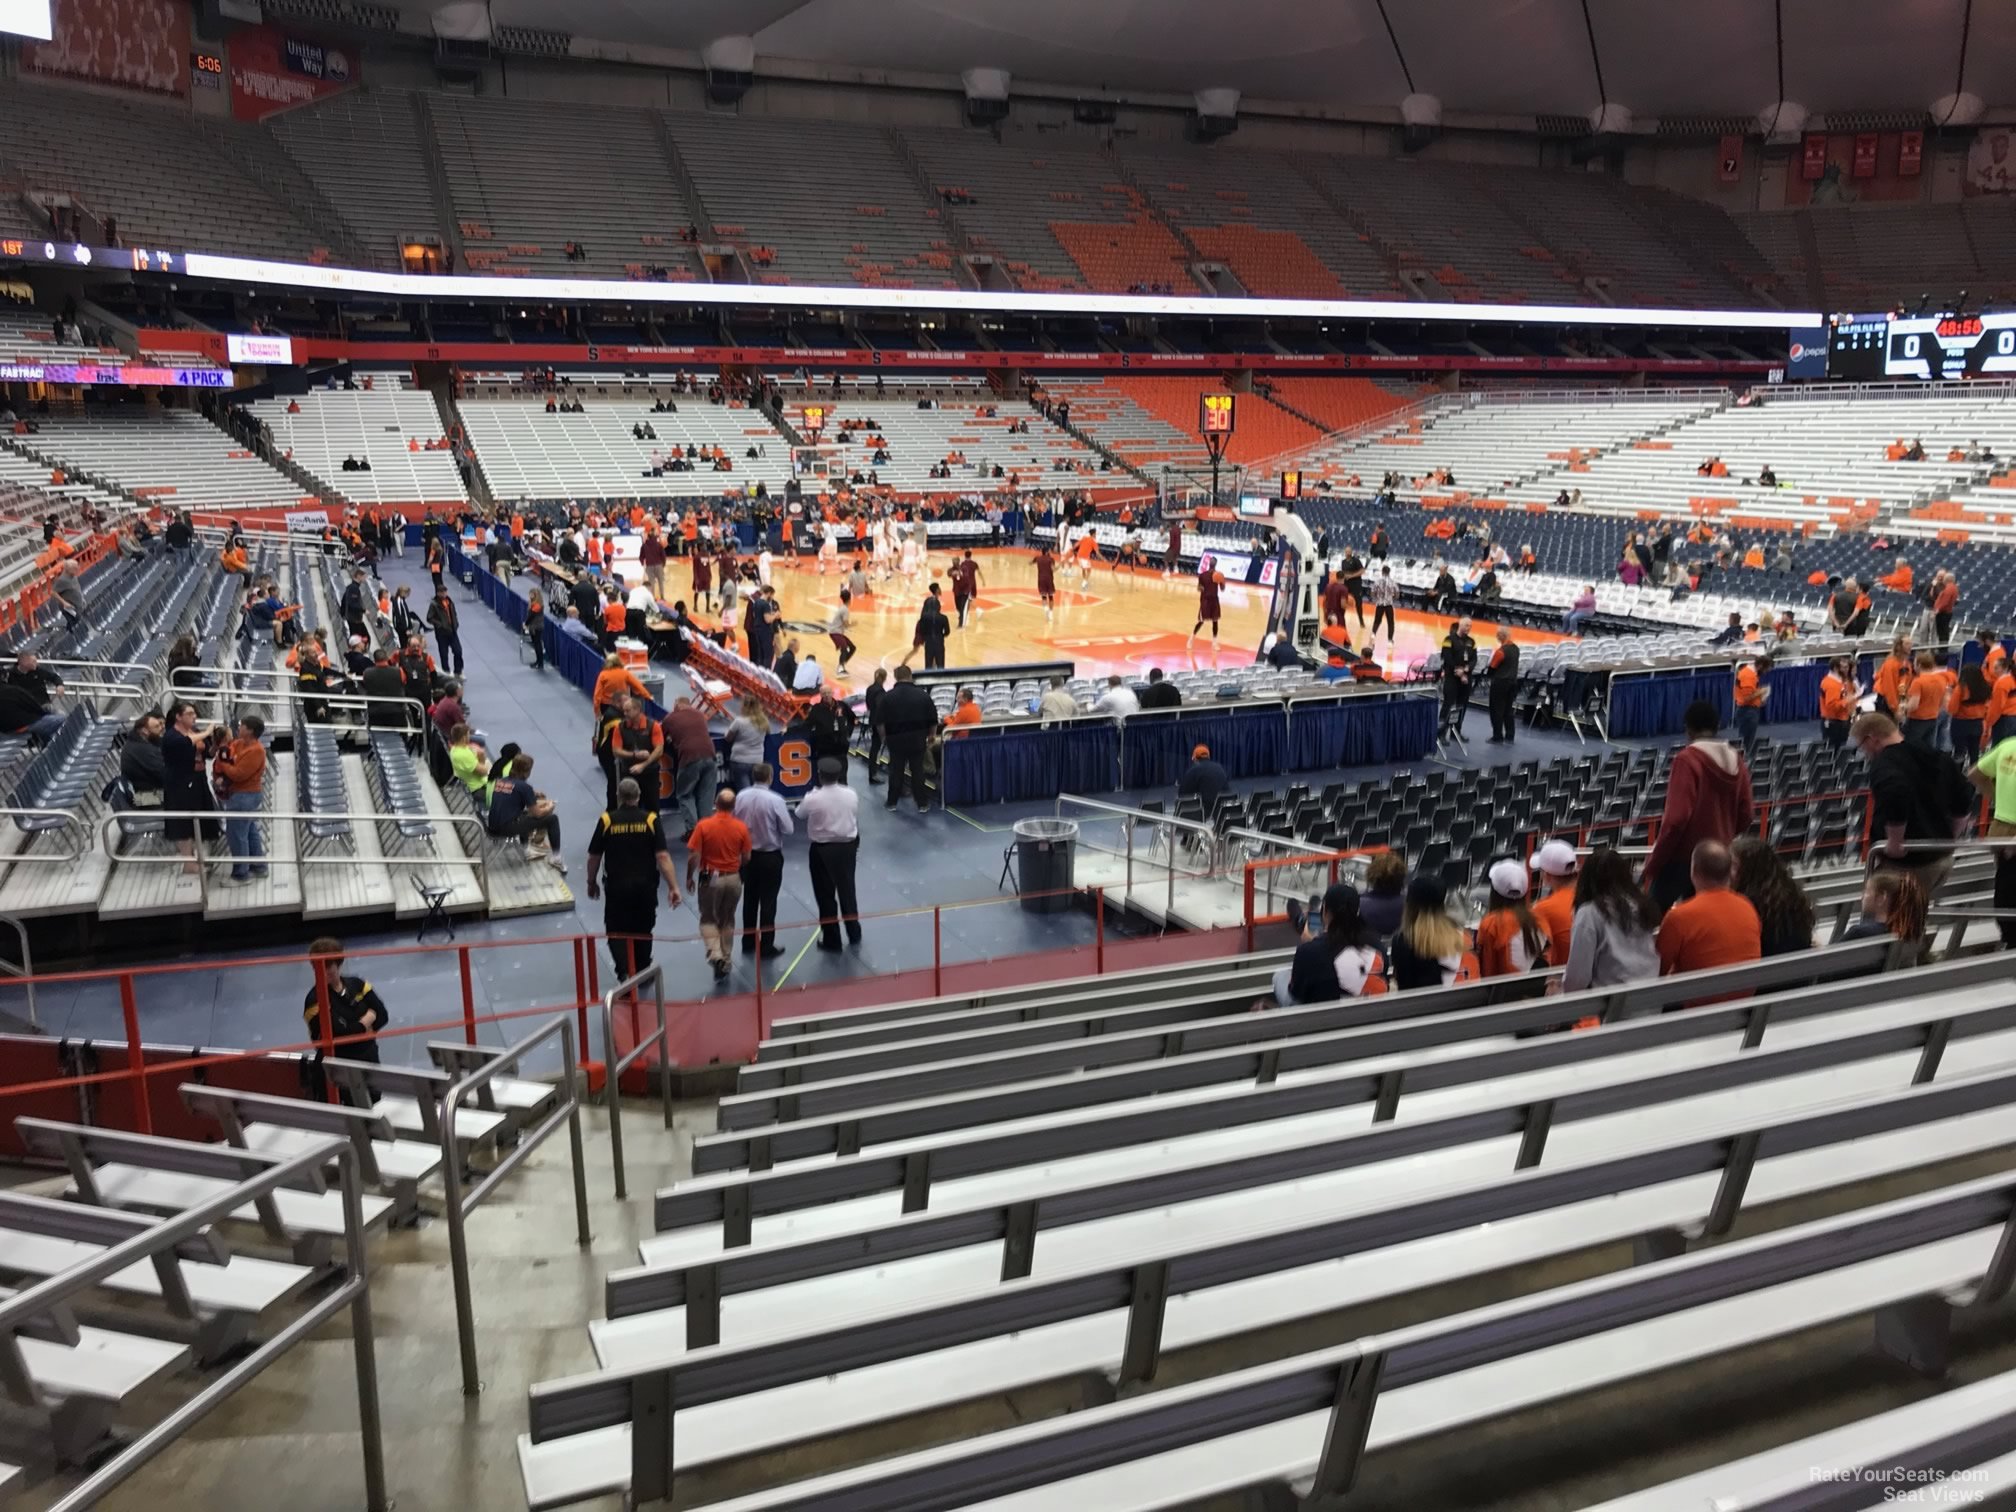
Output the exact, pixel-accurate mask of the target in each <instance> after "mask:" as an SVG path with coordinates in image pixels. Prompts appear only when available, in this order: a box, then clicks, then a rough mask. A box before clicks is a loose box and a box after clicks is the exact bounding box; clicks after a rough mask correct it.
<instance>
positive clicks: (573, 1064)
mask: <svg viewBox="0 0 2016 1512" xmlns="http://www.w3.org/2000/svg"><path fill="white" fill-rule="evenodd" d="M324 1022H325V1023H326V1022H328V1020H326V1019H325V1020H324ZM556 1035H557V1036H559V1039H560V1084H559V1085H560V1101H559V1102H558V1103H557V1104H556V1105H555V1106H554V1109H553V1111H552V1112H551V1113H549V1114H547V1115H546V1117H545V1118H544V1119H543V1120H541V1121H540V1122H539V1123H538V1124H537V1125H536V1126H534V1127H532V1128H530V1129H526V1130H524V1131H523V1132H522V1133H521V1134H520V1135H519V1138H518V1143H517V1144H515V1145H513V1146H512V1148H511V1153H510V1154H508V1155H506V1156H505V1157H504V1158H503V1159H502V1160H500V1161H498V1162H497V1164H496V1165H494V1166H492V1167H491V1168H490V1169H489V1170H488V1171H486V1172H484V1173H483V1175H482V1176H481V1177H480V1178H479V1179H478V1180H477V1181H476V1183H475V1185H474V1186H472V1187H470V1188H469V1190H468V1191H467V1192H466V1193H465V1192H464V1191H463V1190H462V1182H463V1173H462V1152H461V1150H460V1149H458V1148H457V1145H456V1139H455V1126H456V1124H457V1122H458V1115H460V1113H461V1111H462V1104H463V1102H464V1101H465V1100H466V1099H467V1098H468V1096H469V1095H470V1094H471V1093H472V1092H475V1091H476V1090H477V1089H479V1088H481V1087H483V1086H486V1085H488V1084H489V1083H490V1082H491V1081H493V1080H494V1079H495V1078H497V1077H498V1076H500V1075H502V1074H503V1073H504V1072H506V1071H515V1070H516V1069H517V1068H518V1063H519V1062H520V1061H521V1060H523V1059H524V1058H525V1057H526V1056H527V1055H529V1054H531V1052H532V1051H534V1050H536V1049H537V1048H538V1047H539V1046H540V1045H543V1044H544V1043H545V1042H546V1041H547V1040H549V1039H552V1038H553V1037H554V1036H556ZM563 1123H564V1124H566V1125H567V1144H568V1148H569V1153H570V1155H571V1156H572V1158H573V1163H574V1225H575V1233H576V1237H577V1241H578V1242H579V1244H580V1246H581V1248H583V1249H584V1250H585V1249H586V1248H588V1246H589V1244H590V1243H592V1242H593V1240H594V1235H593V1234H592V1233H591V1232H590V1231H589V1228H588V1176H587V1172H586V1170H585V1168H584V1167H583V1164H582V1156H581V1064H580V1060H579V1058H578V1056H577V1054H576V1050H575V1045H574V1021H573V1020H572V1019H571V1018H568V1017H566V1016H564V1015H563V1016H561V1017H558V1018H555V1019H554V1020H553V1021H552V1022H551V1023H549V1024H548V1025H547V1026H546V1027H545V1028H543V1029H537V1030H534V1031H533V1032H532V1033H530V1034H528V1035H526V1036H525V1037H524V1038H523V1039H521V1040H519V1041H518V1042H517V1043H516V1044H514V1045H510V1046H507V1047H506V1048H505V1049H504V1050H502V1051H500V1052H499V1053H498V1055H497V1056H496V1057H495V1058H494V1059H493V1060H491V1061H490V1063H489V1064H488V1065H486V1066H484V1067H483V1068H482V1069H480V1070H477V1071H472V1072H470V1073H469V1074H468V1075H467V1076H465V1077H463V1078H461V1079H460V1080H459V1081H457V1082H455V1083H454V1084H453V1085H452V1086H450V1087H449V1088H448V1091H447V1093H446V1094H445V1095H444V1096H443V1097H442V1099H441V1185H442V1188H443V1198H444V1206H445V1208H446V1216H447V1219H448V1261H449V1269H450V1271H451V1273H452V1277H453V1280H454V1283H455V1339H456V1344H457V1346H458V1348H459V1349H460V1351H461V1356H462V1394H463V1395H464V1396H478V1395H480V1394H481V1393H482V1390H483V1380H482V1377H481V1375H480V1374H479V1369H480V1367H479V1366H478V1364H477V1360H476V1307H475V1303H474V1301H473V1300H472V1298H471V1296H470V1288H469V1236H468V1233H467V1229H466V1225H467V1223H468V1220H469V1215H470V1214H471V1213H472V1212H474V1211H475V1210H476V1209H477V1208H478V1207H479V1206H481V1204H482V1202H483V1200H484V1199H485V1198H486V1197H488V1196H489V1195H490V1194H491V1193H492V1192H493V1191H495V1190H496V1189H497V1184H498V1183H499V1182H501V1181H502V1180H503V1179H504V1178H505V1177H506V1176H509V1175H510V1174H511V1173H512V1172H513V1171H515V1170H517V1169H518V1167H519V1166H520V1165H521V1164H522V1163H523V1162H524V1161H525V1159H526V1158H527V1157H528V1156H529V1155H531V1153H532V1152H533V1151H534V1150H536V1149H538V1148H539V1146H540V1145H542V1144H544V1143H545V1142H546V1138H547V1136H548V1135H550V1134H552V1133H553V1132H554V1131H555V1130H557V1129H558V1128H559V1127H560V1125H561V1124H563Z"/></svg>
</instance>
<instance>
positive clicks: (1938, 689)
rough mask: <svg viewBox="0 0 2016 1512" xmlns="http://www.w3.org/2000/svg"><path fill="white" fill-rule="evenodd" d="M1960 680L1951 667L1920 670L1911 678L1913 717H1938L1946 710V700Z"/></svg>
mask: <svg viewBox="0 0 2016 1512" xmlns="http://www.w3.org/2000/svg"><path fill="white" fill-rule="evenodd" d="M1959 681H1960V679H1959V678H1958V677H1957V676H1956V675H1955V674H1954V672H1953V670H1952V668H1950V667H1934V668H1933V669H1932V670H1931V671H1930V672H1920V673H1919V674H1918V675H1917V676H1916V677H1915V678H1913V679H1912V680H1911V717H1912V718H1913V719H1937V718H1938V717H1939V716H1940V714H1941V713H1942V712H1944V710H1945V708H1946V700H1947V698H1948V696H1949V695H1950V694H1951V692H1952V690H1953V688H1954V687H1955V686H1956V685H1957V684H1958V683H1959Z"/></svg>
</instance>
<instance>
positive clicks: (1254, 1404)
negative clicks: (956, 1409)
mask: <svg viewBox="0 0 2016 1512" xmlns="http://www.w3.org/2000/svg"><path fill="white" fill-rule="evenodd" d="M2012 1217H2016V1176H2011V1175H2009V1174H2006V1173H2004V1174H1999V1175H1995V1176H1989V1177H1984V1178H1981V1179H1979V1180H1976V1181H1970V1182H1964V1183H1961V1184H1958V1185H1955V1186H1950V1187H1944V1188H1940V1189H1938V1190H1935V1191H1932V1192H1928V1193H1924V1194H1921V1195H1918V1196H1912V1197H1906V1198H1902V1199H1899V1200H1897V1201H1894V1202H1887V1203H1883V1204H1881V1205H1880V1206H1876V1207H1871V1208H1865V1209H1861V1210H1858V1211H1856V1212H1852V1213H1848V1214H1844V1215H1842V1216H1839V1217H1834V1218H1827V1219H1822V1220H1819V1221H1816V1222H1812V1223H1806V1224H1801V1225H1799V1226H1797V1227H1793V1228H1788V1229H1784V1230H1781V1231H1779V1232H1776V1233H1772V1234H1767V1235H1764V1236H1762V1237H1759V1238H1754V1239H1747V1240H1741V1241H1738V1242H1735V1243H1731V1244H1726V1245H1721V1246H1718V1247H1716V1248H1713V1249H1711V1250H1707V1251H1705V1252H1703V1253H1699V1254H1690V1255H1683V1256H1678V1257H1675V1258H1672V1259H1668V1260H1662V1261H1657V1262H1654V1263H1652V1264H1648V1265H1644V1266H1640V1267H1638V1268H1636V1269H1634V1270H1631V1271H1628V1272H1626V1273H1623V1274H1620V1275H1606V1276H1601V1277H1597V1278H1595V1279H1592V1280H1588V1281H1583V1282H1578V1283H1575V1284H1572V1285H1568V1286H1564V1287H1559V1288H1556V1289H1554V1290H1551V1291H1546V1292H1541V1293H1538V1294H1536V1295H1534V1296H1530V1297H1522V1298H1518V1299H1515V1300H1512V1301H1508V1302H1502V1303H1497V1304H1494V1305H1491V1306H1486V1307H1482V1308H1477V1309H1475V1310H1472V1311H1470V1312H1465V1313H1459V1314H1457V1315H1455V1316H1453V1317H1444V1318H1435V1319H1430V1320H1428V1321H1425V1322H1422V1323H1418V1324H1415V1325H1413V1326H1411V1327H1404V1328H1400V1329H1396V1330H1393V1331H1391V1332H1386V1333H1378V1334H1372V1335H1368V1336H1365V1337H1362V1338H1359V1339H1357V1340H1355V1341H1353V1342H1351V1343H1348V1344H1343V1345H1338V1346H1335V1347H1332V1348H1328V1349H1322V1350H1317V1351H1314V1352H1312V1353H1308V1354H1303V1355H1298V1356H1295V1357H1293V1358H1290V1359H1287V1360H1282V1361H1280V1362H1278V1363H1275V1364H1270V1365H1263V1366H1258V1367H1255V1368H1252V1369H1249V1370H1243V1371H1239V1372H1236V1373H1235V1374H1232V1375H1228V1376H1223V1377H1218V1378H1215V1379H1212V1380H1208V1381H1203V1382H1199V1383H1197V1384H1194V1385H1188V1386H1178V1387H1174V1388H1171V1389H1170V1390H1168V1391H1164V1392H1157V1393H1153V1394H1150V1395H1147V1396H1142V1397H1139V1398H1136V1399H1133V1400H1130V1401H1123V1402H1119V1403H1116V1404H1114V1405H1111V1406H1106V1407H1093V1408H1089V1409H1087V1410H1085V1411H1083V1412H1080V1413H1077V1414H1074V1415H1071V1416H1069V1417H1066V1418H1062V1419H1058V1420H1053V1421H1048V1422H1043V1423H1037V1424H1032V1425H1029V1426H1026V1427H1023V1428H1017V1429H1010V1430H1008V1431H1006V1432H1003V1433H995V1434H990V1435H986V1436H982V1437H977V1438H972V1439H968V1440H966V1441H964V1442H961V1443H958V1444H953V1445H949V1446H946V1447H944V1448H940V1449H931V1450H925V1451H923V1452H921V1453H916V1454H909V1455H902V1456H898V1457H896V1458H893V1459H888V1460H884V1461H881V1462H879V1463H877V1464H874V1465H870V1466H866V1467H863V1468H861V1469H858V1470H846V1471H840V1472H838V1473H836V1474H832V1475H827V1476H822V1477H818V1478H816V1479H814V1480H810V1481H804V1482H801V1483H799V1484H797V1485H792V1486H786V1487H782V1488H779V1489H777V1490H774V1491H766V1492H758V1493H756V1494H754V1495H751V1496H744V1497H737V1498H735V1499H733V1500H730V1501H725V1502H720V1503H717V1504H716V1506H717V1509H718V1512H785V1509H791V1512H814V1509H817V1512H867V1509H870V1508H890V1507H897V1506H900V1507H902V1508H904V1509H905V1512H937V1509H951V1508H972V1509H976V1512H978V1509H986V1512H1064V1509H1071V1512H1079V1509H1083V1508H1088V1507H1097V1508H1099V1509H1100V1512H1154V1509H1159V1508H1167V1507H1178V1506H1187V1505H1190V1504H1191V1503H1193V1502H1195V1501H1197V1500H1199V1499H1202V1498H1205V1497H1208V1496H1211V1495H1214V1494H1218V1493H1224V1492H1231V1491H1236V1490H1239V1489H1242V1488H1245V1487H1250V1486H1266V1485H1276V1484H1285V1485H1287V1486H1289V1487H1290V1488H1292V1490H1293V1491H1294V1493H1295V1494H1296V1495H1298V1496H1301V1495H1308V1496H1312V1497H1314V1498H1316V1499H1319V1500H1323V1499H1331V1498H1337V1497H1341V1496H1342V1495H1343V1494H1344V1493H1346V1492H1348V1491H1349V1490H1350V1488H1351V1487H1352V1485H1353V1484H1354V1482H1355V1481H1356V1479H1357V1477H1358V1473H1359V1470H1360V1468H1361V1466H1362V1465H1363V1463H1364V1462H1365V1460H1366V1459H1367V1457H1368V1456H1375V1455H1377V1454H1378V1453H1379V1452H1381V1451H1383V1450H1390V1449H1393V1448H1395V1447H1397V1446H1399V1445H1402V1444H1406V1443H1412V1442H1417V1441H1419V1440H1422V1439H1424V1438H1427V1437H1428V1436H1430V1435H1434V1434H1441V1433H1447V1432H1449V1431H1451V1430H1454V1429H1458V1428H1462V1427H1466V1426H1469V1425H1474V1424H1477V1423H1482V1422H1488V1421H1490V1420H1492V1419H1495V1418H1501V1417H1504V1416H1507V1415H1509V1414H1511V1413H1514V1412H1518V1411H1521V1410H1524V1409H1528V1408H1533V1407H1538V1406H1543V1405H1545V1404H1548V1403H1552V1402H1556V1401H1561V1400H1564V1399H1566V1398H1569V1397H1572V1396H1577V1395H1580V1394H1583V1393H1586V1392H1589V1391H1593V1390H1597V1389H1600V1388H1603V1387H1608V1386H1614V1385H1618V1384H1620V1383H1623V1382H1626V1381H1630V1380H1634V1379H1637V1378H1639V1377H1641V1376H1644V1375H1648V1374H1650V1373H1652V1372H1655V1371H1660V1370H1666V1369H1671V1368H1673V1367H1675V1366H1679V1365H1683V1364H1687V1363H1691V1362H1697V1361H1702V1360H1709V1359H1714V1358H1716V1357H1719V1356H1722V1355H1726V1354H1729V1353H1732V1352H1734V1351H1736V1350H1740V1349H1743V1348H1747V1347H1749V1346H1753V1345H1756V1344H1761V1343H1765V1342H1768V1341H1772V1340H1777V1339H1784V1338H1788V1337H1790V1336H1792V1335H1794V1334H1797V1333H1800V1332H1802V1331H1805V1330H1808V1329H1813V1328H1818V1327H1821V1326H1822V1325H1826V1324H1831V1323H1840V1322H1844V1321H1846V1320H1848V1319H1852V1318H1860V1317H1870V1318H1874V1319H1875V1320H1876V1325H1877V1326H1876V1340H1877V1343H1878V1346H1879V1347H1880V1348H1881V1349H1882V1350H1883V1352H1885V1353H1886V1354H1889V1355H1891V1356H1892V1357H1893V1358H1896V1359H1898V1360H1900V1361H1901V1362H1902V1363H1904V1364H1905V1365H1907V1366H1909V1367H1911V1368H1914V1369H1917V1370H1920V1371H1922V1372H1924V1373H1927V1374H1934V1375H1936V1374H1939V1373H1940V1372H1941V1371H1942V1370H1943V1367H1944V1341H1945V1335H1946V1331H1947V1329H1948V1327H1949V1326H1950V1319H1951V1317H1952V1315H1953V1314H1954V1313H1956V1312H1964V1311H1970V1310H1977V1309H1978V1310H1980V1311H1986V1310H1988V1309H1990V1308H1992V1307H1994V1306H1996V1305H1997V1304H1998V1303H2000V1302H2001V1301H2002V1300H2003V1299H2004V1297H2005V1296H2006V1293H2007V1292H2008V1289H2009V1284H2010V1281H2011V1279H2012V1274H2016V1243H2011V1242H2010V1238H2011V1219H2012ZM535 1432H536V1428H535ZM981 1488H984V1489H981Z"/></svg>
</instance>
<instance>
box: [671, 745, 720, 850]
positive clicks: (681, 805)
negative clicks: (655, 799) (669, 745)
mask: <svg viewBox="0 0 2016 1512" xmlns="http://www.w3.org/2000/svg"><path fill="white" fill-rule="evenodd" d="M720 789H721V782H720V777H719V769H718V768H717V767H716V766H715V763H714V758H713V757H711V756H708V757H704V758H702V759H701V760H699V761H688V762H685V763H683V764H682V765H681V766H680V768H679V771H678V774H677V775H676V776H674V777H673V779H672V801H673V802H674V803H675V804H676V805H677V806H678V809H679V822H680V823H681V824H682V825H684V826H685V828H686V830H687V831H688V832H690V831H691V830H692V828H693V826H694V825H696V824H698V823H699V822H700V820H701V819H702V818H703V817H705V816H706V815H708V814H711V813H713V812H714V795H715V794H716V793H717V792H719V791H720Z"/></svg>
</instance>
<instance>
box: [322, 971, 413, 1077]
mask: <svg viewBox="0 0 2016 1512" xmlns="http://www.w3.org/2000/svg"><path fill="white" fill-rule="evenodd" d="M367 1013H375V1014H376V1015H377V1017H376V1018H375V1019H374V1020H373V1021H372V1022H371V1023H369V1024H366V1023H365V1022H364V1015H365V1014H367ZM301 1017H302V1018H303V1019H305V1020H306V1021H307V1024H308V1037H309V1038H310V1039H311V1040H317V1041H319V1040H320V1039H321V1038H322V1004H321V1001H320V995H319V994H318V993H317V992H316V990H315V989H314V988H313V987H310V988H309V989H308V995H307V997H305V998H304V999H302V1003H301ZM391 1017H392V1015H391V1014H390V1013H389V1012H388V1011H387V1010H386V1007H385V1000H384V999H383V998H381V997H379V996H378V989H377V988H376V987H373V986H372V985H371V984H370V983H369V982H367V981H365V980H364V978H362V977H356V976H346V977H341V978H339V979H338V980H336V981H333V982H331V983H330V984H329V1021H330V1024H331V1026H332V1031H333V1033H334V1034H335V1036H336V1038H337V1039H339V1040H340V1039H342V1038H343V1037H344V1036H346V1035H351V1034H376V1033H378V1032H379V1031H380V1030H382V1029H383V1028H384V1027H385V1025H386V1024H387V1023H388V1022H389V1021H390V1020H391ZM336 1054H337V1056H338V1057H339V1058H340V1059H343V1060H369V1061H375V1060H376V1059H378V1046H377V1045H376V1044H375V1043H374V1042H372V1041H370V1040H359V1041H358V1042H357V1043H356V1044H354V1045H338V1046H337V1047H336Z"/></svg>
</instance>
